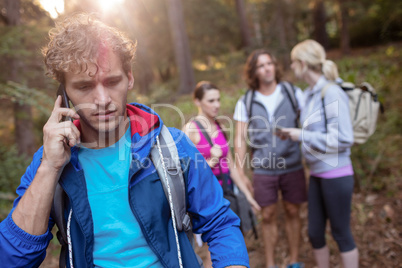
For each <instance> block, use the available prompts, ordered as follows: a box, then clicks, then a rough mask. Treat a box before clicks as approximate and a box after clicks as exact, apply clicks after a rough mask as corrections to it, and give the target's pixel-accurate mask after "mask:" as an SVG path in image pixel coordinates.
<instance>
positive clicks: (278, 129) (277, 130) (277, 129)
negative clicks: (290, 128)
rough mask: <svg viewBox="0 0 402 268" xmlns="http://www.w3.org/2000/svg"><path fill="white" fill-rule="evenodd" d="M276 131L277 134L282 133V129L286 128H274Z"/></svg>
mask: <svg viewBox="0 0 402 268" xmlns="http://www.w3.org/2000/svg"><path fill="white" fill-rule="evenodd" d="M274 129H275V132H282V129H284V127H282V126H278V125H276V126H275V127H274Z"/></svg>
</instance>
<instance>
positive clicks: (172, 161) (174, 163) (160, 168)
mask: <svg viewBox="0 0 402 268" xmlns="http://www.w3.org/2000/svg"><path fill="white" fill-rule="evenodd" d="M156 139H157V143H156V145H154V147H153V148H152V150H151V160H152V162H153V164H154V166H155V169H156V171H157V173H158V175H159V178H160V180H161V183H162V186H163V191H164V192H165V196H166V198H167V200H168V202H169V208H170V212H171V215H172V222H173V229H174V232H175V239H176V245H177V254H178V258H179V264H180V267H183V265H182V261H181V252H180V244H179V241H178V235H177V231H179V232H180V231H185V232H186V234H187V236H188V238H189V240H190V242H191V243H192V244H194V242H193V233H192V230H191V219H190V216H189V215H188V213H187V204H186V196H187V194H186V186H185V180H184V177H183V171H182V168H181V164H180V160H179V154H178V151H177V147H176V143H175V141H174V140H173V137H172V135H171V133H170V132H169V130H168V128H167V127H166V126H164V125H163V126H162V129H161V132H160V135H159V136H158V137H157V138H156ZM66 198H67V196H66V193H65V192H64V190H63V188H62V187H61V186H60V184H57V186H56V191H55V195H54V199H53V206H52V211H51V213H50V215H51V217H52V218H53V219H54V221H55V224H56V226H57V228H58V229H59V230H58V231H57V234H56V236H57V239H58V240H59V242H60V244H61V251H60V257H59V267H60V268H64V267H66V265H65V264H66V250H67V249H68V250H70V251H71V248H69V246H70V244H69V240H70V237H69V233H68V232H69V220H67V222H66V221H65V219H64V208H65V200H66ZM70 215H71V214H70ZM69 218H70V216H69ZM196 257H197V259H198V262H199V263H200V266H201V267H203V266H202V260H201V258H200V257H199V256H198V255H196ZM71 263H72V260H71ZM70 266H71V265H70ZM71 267H72V266H71Z"/></svg>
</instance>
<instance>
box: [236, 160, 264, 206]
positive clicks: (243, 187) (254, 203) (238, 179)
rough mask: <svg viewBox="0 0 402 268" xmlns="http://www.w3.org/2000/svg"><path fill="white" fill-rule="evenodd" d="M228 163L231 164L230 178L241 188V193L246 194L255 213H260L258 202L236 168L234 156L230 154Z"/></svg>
mask: <svg viewBox="0 0 402 268" xmlns="http://www.w3.org/2000/svg"><path fill="white" fill-rule="evenodd" d="M228 162H229V170H230V177H231V178H232V179H233V181H234V183H235V184H236V185H237V187H239V189H240V191H242V192H243V193H244V195H245V196H246V198H247V201H248V202H249V203H250V205H251V206H252V208H253V209H254V211H260V210H261V207H260V206H259V205H258V203H257V201H255V199H254V198H253V195H252V193H251V192H250V190H249V189H248V188H247V185H246V184H245V183H244V181H243V179H242V178H241V177H240V175H239V173H238V172H237V169H236V168H235V166H234V163H233V159H232V155H231V153H230V152H229V153H228Z"/></svg>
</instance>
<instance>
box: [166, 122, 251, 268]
mask: <svg viewBox="0 0 402 268" xmlns="http://www.w3.org/2000/svg"><path fill="white" fill-rule="evenodd" d="M170 131H171V133H172V136H173V138H174V139H175V141H176V144H177V149H178V151H179V157H180V158H181V159H184V160H185V162H186V169H185V170H184V173H185V174H187V178H188V179H187V192H188V204H187V211H188V212H189V213H190V214H191V216H192V223H193V231H194V233H199V234H200V233H202V239H203V241H204V242H207V243H208V246H209V251H210V252H211V259H212V262H213V266H214V267H217V268H221V267H226V266H230V265H243V266H246V267H249V259H248V254H247V248H246V245H245V242H244V238H243V235H242V233H241V231H240V219H239V218H238V217H237V215H236V214H235V213H234V212H233V211H232V210H231V209H230V203H229V201H227V200H226V199H224V198H223V191H222V187H221V186H220V185H219V183H218V180H217V179H216V177H215V176H214V175H213V173H212V171H211V168H210V167H209V166H208V164H207V163H206V161H205V159H204V157H203V156H202V154H201V153H200V152H199V151H198V150H197V149H196V147H195V145H194V144H193V143H192V142H191V141H190V140H189V138H188V137H187V136H186V135H185V134H184V133H183V132H181V131H179V130H177V129H170Z"/></svg>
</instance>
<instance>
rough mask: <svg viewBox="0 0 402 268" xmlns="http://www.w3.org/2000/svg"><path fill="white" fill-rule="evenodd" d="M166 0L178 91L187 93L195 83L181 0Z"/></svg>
mask: <svg viewBox="0 0 402 268" xmlns="http://www.w3.org/2000/svg"><path fill="white" fill-rule="evenodd" d="M166 1H167V8H168V15H169V21H170V30H171V33H172V40H173V46H174V52H175V58H176V64H177V67H178V69H179V78H180V85H179V93H180V94H187V93H191V92H192V91H193V89H194V86H195V83H194V72H193V67H192V63H191V53H190V46H189V44H188V37H187V34H186V28H185V25H184V16H183V6H182V3H181V0H166Z"/></svg>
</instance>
